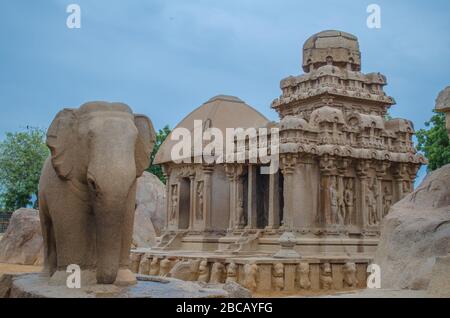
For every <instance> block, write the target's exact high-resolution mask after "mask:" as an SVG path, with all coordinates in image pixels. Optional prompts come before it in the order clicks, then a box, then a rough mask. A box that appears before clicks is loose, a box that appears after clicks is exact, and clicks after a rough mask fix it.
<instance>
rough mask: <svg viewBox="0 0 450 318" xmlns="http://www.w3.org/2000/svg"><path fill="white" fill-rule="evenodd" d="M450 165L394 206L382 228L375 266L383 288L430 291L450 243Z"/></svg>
mask: <svg viewBox="0 0 450 318" xmlns="http://www.w3.org/2000/svg"><path fill="white" fill-rule="evenodd" d="M449 189H450V165H447V166H444V167H442V168H440V169H438V170H436V171H434V172H432V173H431V174H429V175H428V176H427V177H426V179H425V180H424V181H423V182H422V184H421V185H420V186H419V188H418V189H417V190H416V191H414V192H413V193H411V194H409V195H408V196H406V197H405V198H404V199H403V200H401V201H400V202H398V203H397V204H395V205H394V206H392V208H391V210H390V212H389V214H388V215H387V216H386V217H385V219H384V220H383V224H382V231H381V238H380V243H379V246H378V250H377V252H376V256H375V263H376V264H378V265H380V267H381V282H382V283H381V287H382V288H408V289H427V287H428V284H429V282H430V279H431V278H432V271H433V266H434V265H435V263H436V258H438V257H442V256H446V255H447V252H448V250H447V249H448V246H449V243H450V190H449Z"/></svg>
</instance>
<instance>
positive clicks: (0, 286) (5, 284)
mask: <svg viewBox="0 0 450 318" xmlns="http://www.w3.org/2000/svg"><path fill="white" fill-rule="evenodd" d="M13 277H14V275H12V274H3V275H0V298H8V297H9V293H10V291H11V285H12V279H13Z"/></svg>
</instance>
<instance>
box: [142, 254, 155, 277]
mask: <svg viewBox="0 0 450 318" xmlns="http://www.w3.org/2000/svg"><path fill="white" fill-rule="evenodd" d="M151 258H152V257H151V255H148V254H144V255H143V256H142V257H141V262H140V264H139V273H140V274H143V275H148V273H149V271H150V264H151Z"/></svg>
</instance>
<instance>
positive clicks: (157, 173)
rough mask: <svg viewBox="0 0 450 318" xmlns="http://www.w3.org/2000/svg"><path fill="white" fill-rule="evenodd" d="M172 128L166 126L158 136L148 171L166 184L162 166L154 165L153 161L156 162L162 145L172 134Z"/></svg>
mask: <svg viewBox="0 0 450 318" xmlns="http://www.w3.org/2000/svg"><path fill="white" fill-rule="evenodd" d="M170 131H171V130H170V128H169V126H168V125H166V126H164V128H163V129H160V130H159V131H158V133H157V134H156V144H155V146H154V147H153V152H152V154H151V156H150V162H151V164H150V167H149V168H148V169H147V171H148V172H150V173H153V174H154V175H155V176H157V177H158V178H159V180H161V181H162V182H163V183H166V178H165V177H164V174H163V171H162V167H161V165H154V164H153V161H154V160H155V156H156V153H157V152H158V150H159V147H160V146H161V144H162V143H163V142H164V140H166V138H167V136H168V135H169V134H170Z"/></svg>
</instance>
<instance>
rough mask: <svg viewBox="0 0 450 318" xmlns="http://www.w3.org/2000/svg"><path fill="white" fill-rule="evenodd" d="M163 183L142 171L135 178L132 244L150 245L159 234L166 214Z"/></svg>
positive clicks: (136, 245) (139, 245)
mask: <svg viewBox="0 0 450 318" xmlns="http://www.w3.org/2000/svg"><path fill="white" fill-rule="evenodd" d="M165 197H166V194H165V188H164V184H163V183H162V182H161V181H160V180H159V179H158V178H157V177H156V176H154V175H153V174H151V173H148V172H144V174H143V175H142V177H140V178H138V180H137V191H136V214H135V217H134V233H133V245H134V246H135V247H151V246H153V245H155V243H156V237H157V236H160V235H161V231H162V228H163V226H164V222H165V215H166V208H165V204H166V198H165Z"/></svg>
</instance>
